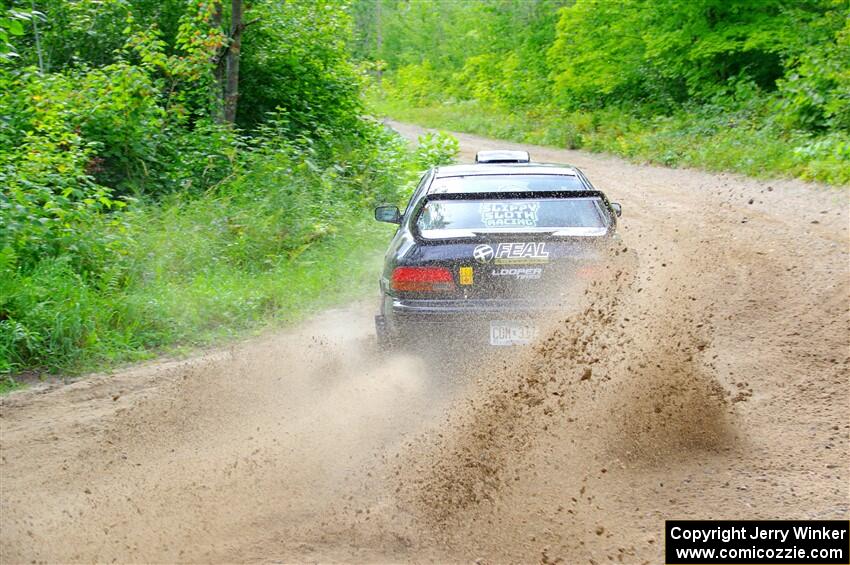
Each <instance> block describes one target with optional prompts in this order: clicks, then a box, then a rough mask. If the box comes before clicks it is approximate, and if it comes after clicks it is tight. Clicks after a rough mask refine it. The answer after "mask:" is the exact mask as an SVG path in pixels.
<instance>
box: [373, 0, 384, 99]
mask: <svg viewBox="0 0 850 565" xmlns="http://www.w3.org/2000/svg"><path fill="white" fill-rule="evenodd" d="M383 1H384V0H375V59H377V60H379V61H380V59H381V52H382V47H383V46H384V33H383V28H382V25H381V24H382V22H381V3H382V2H383ZM376 70H377V73H376V74H377V77H378V87H379V88H380V87H381V79H383V78H384V71H383V69H382V68H381V63H378V68H377V69H376Z"/></svg>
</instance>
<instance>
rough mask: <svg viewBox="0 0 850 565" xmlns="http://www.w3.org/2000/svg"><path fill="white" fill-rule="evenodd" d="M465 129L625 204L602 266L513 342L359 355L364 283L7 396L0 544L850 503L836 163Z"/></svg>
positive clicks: (613, 534) (535, 556)
mask: <svg viewBox="0 0 850 565" xmlns="http://www.w3.org/2000/svg"><path fill="white" fill-rule="evenodd" d="M393 126H394V127H395V128H396V129H397V130H398V131H400V132H401V133H402V134H403V135H405V136H407V137H410V138H414V137H415V136H416V135H417V134H418V133H421V131H422V130H421V129H420V128H418V127H415V126H410V125H404V124H393ZM458 138H459V139H460V142H461V148H462V159H463V160H470V159H471V157H472V155H474V152H475V151H476V150H478V149H487V148H496V147H508V148H522V149H527V150H528V151H529V152H530V153H531V155H532V158H533V159H535V160H539V161H552V162H562V163H571V164H574V165H577V166H579V167H581V168H582V169H583V170H584V171H585V173H586V174H587V176H588V177H589V178H590V179H591V180H592V181H593V182H594V183H595V184H596V185H597V186H598V187H599V188H601V189H602V190H604V191H606V192H607V193H608V195H609V197H610V198H611V199H612V200H614V201H619V202H621V203H622V205H623V209H624V214H623V218H622V223H621V229H620V231H621V234H622V237H623V242H622V243H623V249H624V251H625V252H624V253H623V257H624V258H625V257H628V259H623V260H622V261H614V262H613V263H612V265H611V267H610V269H611V275H612V276H611V277H610V279H611V280H610V281H608V282H605V283H599V284H597V285H594V286H592V287H590V288H588V289H586V291H585V293H584V294H582V295H581V297H580V298H579V300H578V303H577V304H576V307H575V308H574V309H571V310H570V311H568V312H564V315H563V316H562V317H561V318H560V319H555V320H551V321H550V322H551V329H550V330H549V331H548V332H547V333H546V334H545V335H544V336H543V338H542V339H541V340H540V341H539V343H537V344H536V345H535V346H534V347H533V348H528V349H525V350H522V351H519V352H514V353H512V354H511V355H509V356H500V357H486V356H484V357H480V358H477V359H476V360H475V361H474V362H466V361H464V362H461V361H460V360H458V361H457V362H452V361H450V362H449V363H447V364H444V365H434V364H432V363H427V362H426V361H425V360H423V359H419V358H416V357H412V356H405V355H397V356H393V357H389V358H387V357H380V356H378V355H376V354H375V352H374V345H373V338H372V318H371V316H372V314H373V309H374V306H375V305H374V304H373V303H372V302H373V301H372V300H369V301H366V302H363V303H356V304H352V305H350V306H348V307H345V308H342V309H338V310H331V311H326V312H323V313H320V314H317V315H316V317H315V318H314V319H312V320H311V321H309V322H307V323H305V324H303V325H301V326H299V327H296V328H292V329H290V330H287V331H283V332H278V333H274V334H271V335H266V336H264V337H262V338H257V339H253V340H250V341H247V342H243V343H238V344H234V345H232V346H230V347H225V348H221V349H219V350H215V351H210V352H206V353H204V354H201V355H198V356H196V357H194V358H191V359H188V360H179V361H159V362H155V363H150V364H146V365H141V366H137V367H133V368H130V369H127V370H121V371H118V372H115V373H114V374H103V375H92V376H90V377H87V378H84V379H80V380H78V381H76V382H74V383H73V384H70V385H66V386H57V385H53V386H44V387H33V388H31V389H28V390H24V391H21V392H15V393H12V394H10V395H8V396H6V397H3V398H2V399H0V562H2V563H18V562H79V561H86V562H90V561H100V562H107V561H118V562H129V561H132V562H198V561H207V562H209V561H214V562H225V561H227V562H233V561H265V562H269V561H271V562H278V561H282V562H292V561H296V562H302V561H310V562H315V561H322V562H328V561H357V562H399V561H417V562H421V561H435V562H470V561H476V560H480V562H482V563H499V562H541V563H554V562H558V560H560V561H561V562H564V563H607V562H617V563H658V562H662V557H661V556H662V551H663V547H662V546H663V523H664V520H665V519H667V518H706V519H711V518H716V519H719V518H728V519H736V518H753V519H757V518H825V519H826V518H836V519H837V518H843V519H847V518H848V517H850V487H848V485H849V484H850V483H849V482H848V479H850V357H848V355H850V260H848V259H850V258H848V247H849V246H850V226H848V222H850V201H848V193H847V191H846V189H844V190H841V189H835V188H828V187H822V186H815V185H809V184H805V183H801V182H796V181H756V180H752V179H748V178H745V177H741V176H737V175H731V174H710V173H705V172H699V171H694V170H681V169H679V170H674V169H666V168H662V167H654V166H642V165H636V164H630V163H627V162H624V161H622V160H620V159H616V158H613V157H607V156H600V155H593V154H588V153H584V152H578V151H566V150H557V149H551V148H543V147H533V146H524V145H518V144H512V143H505V142H499V141H493V140H488V139H484V138H479V137H475V136H471V135H463V134H459V135H458ZM376 278H377V273H376Z"/></svg>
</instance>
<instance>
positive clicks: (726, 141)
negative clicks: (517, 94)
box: [370, 90, 850, 186]
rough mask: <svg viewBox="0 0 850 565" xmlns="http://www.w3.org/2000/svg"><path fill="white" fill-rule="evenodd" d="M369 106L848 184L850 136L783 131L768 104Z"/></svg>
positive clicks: (472, 126)
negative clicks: (652, 109)
mask: <svg viewBox="0 0 850 565" xmlns="http://www.w3.org/2000/svg"><path fill="white" fill-rule="evenodd" d="M370 104H371V107H372V108H373V111H374V113H375V114H377V115H386V116H389V117H391V118H393V119H396V120H399V121H405V122H410V123H416V124H419V125H422V126H425V127H432V128H441V129H446V130H453V131H461V132H466V133H474V134H479V135H485V136H488V137H493V138H496V139H505V140H509V141H515V142H519V143H531V144H536V145H549V146H555V147H563V148H567V149H584V150H588V151H592V152H606V153H612V154H615V155H619V156H621V157H625V158H627V159H630V160H632V161H637V162H648V163H654V164H660V165H664V166H668V167H696V168H701V169H706V170H709V171H732V172H738V173H743V174H746V175H749V176H752V177H756V178H775V177H795V178H800V179H803V180H808V181H819V182H824V183H828V184H833V185H838V186H846V185H850V139H848V138H846V136H842V135H840V133H839V132H834V133H832V134H828V135H822V136H820V137H814V136H811V135H807V134H803V133H787V132H783V131H782V130H781V128H779V127H777V126H774V125H771V118H770V108H769V106H768V105H767V104H766V103H765V104H764V105H762V106H758V105H754V106H756V107H753V108H745V109H742V110H741V111H739V112H737V113H736V112H730V111H728V110H726V109H723V108H718V107H702V108H700V107H695V108H692V109H685V110H680V111H678V112H677V113H675V114H673V115H670V116H654V117H647V118H642V117H638V116H636V115H633V114H630V113H628V112H626V111H624V110H620V109H616V108H609V109H603V110H597V111H593V112H582V111H576V112H563V111H560V110H556V109H552V108H546V107H538V108H525V109H516V110H507V109H504V108H499V107H495V106H492V105H488V104H485V103H481V102H479V101H449V102H442V103H441V102H433V103H429V104H427V105H420V106H414V105H411V104H410V103H409V102H407V101H404V100H395V99H390V98H388V97H385V96H381V95H380V94H376V93H375V91H374V90H373V92H372V94H371V95H370Z"/></svg>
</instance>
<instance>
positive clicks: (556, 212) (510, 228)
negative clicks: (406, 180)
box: [416, 197, 608, 239]
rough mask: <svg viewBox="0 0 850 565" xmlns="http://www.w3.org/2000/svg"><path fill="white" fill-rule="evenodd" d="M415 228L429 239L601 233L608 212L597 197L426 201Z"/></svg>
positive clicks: (606, 222)
mask: <svg viewBox="0 0 850 565" xmlns="http://www.w3.org/2000/svg"><path fill="white" fill-rule="evenodd" d="M416 227H417V228H418V229H419V233H420V234H421V235H422V237H425V238H429V239H434V238H446V237H474V236H475V235H476V234H480V233H500V232H511V233H513V232H553V234H554V235H576V236H581V235H603V234H605V232H606V231H607V228H608V215H607V214H606V213H605V211H604V204H603V202H602V200H601V199H600V198H598V197H581V198H534V199H531V198H511V199H499V200H493V199H486V200H485V199H482V200H477V199H469V200H466V199H464V200H429V201H428V202H426V203H425V206H424V207H423V208H422V211H421V212H420V213H419V217H418V218H417V219H416Z"/></svg>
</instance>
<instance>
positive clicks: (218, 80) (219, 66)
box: [212, 0, 225, 124]
mask: <svg viewBox="0 0 850 565" xmlns="http://www.w3.org/2000/svg"><path fill="white" fill-rule="evenodd" d="M214 6H215V12H213V19H212V25H213V27H214V28H216V29H218V30H220V29H221V17H222V7H221V1H220V0H219V1H216V2H215V4H214ZM224 60H225V57H224V51H223V50H220V51H219V52H217V53H216V58H215V68H214V69H213V78H214V79H215V88H214V91H213V99H212V105H213V115H214V116H215V121H216V122H218V123H220V124H221V123H224Z"/></svg>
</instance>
